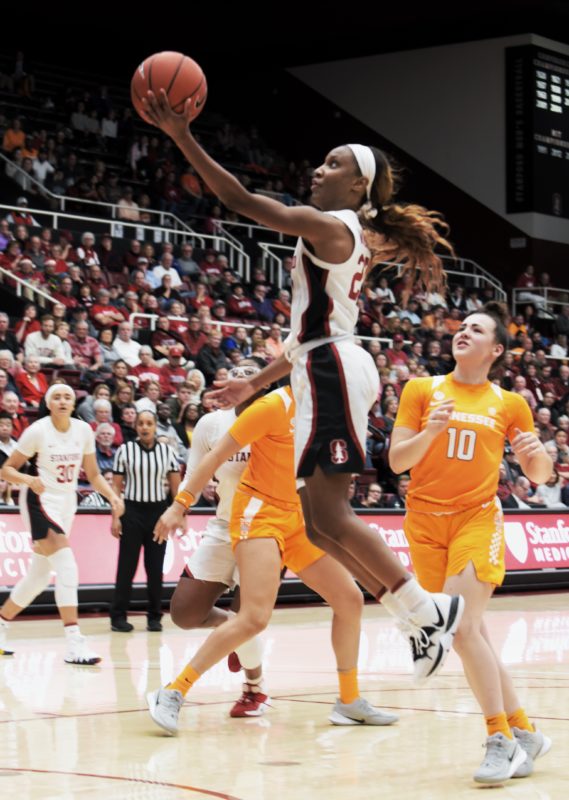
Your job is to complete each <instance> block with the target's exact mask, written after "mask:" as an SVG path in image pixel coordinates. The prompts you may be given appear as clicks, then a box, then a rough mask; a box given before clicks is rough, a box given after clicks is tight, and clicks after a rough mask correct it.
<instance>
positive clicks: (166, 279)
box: [153, 272, 184, 327]
mask: <svg viewBox="0 0 569 800" xmlns="http://www.w3.org/2000/svg"><path fill="white" fill-rule="evenodd" d="M175 274H176V275H177V274H178V273H177V272H176V273H175ZM178 277H179V276H178ZM179 286H182V284H181V283H180V284H179ZM153 295H154V296H155V297H156V299H157V301H158V304H159V306H160V308H161V309H162V310H163V311H165V312H168V311H169V312H170V313H171V314H172V315H175V314H174V312H173V311H172V305H173V303H174V302H176V301H177V302H179V303H181V306H182V311H183V310H184V303H183V300H182V295H181V294H180V292H179V291H178V290H177V289H174V287H173V286H172V275H167V274H166V273H165V274H164V275H162V280H161V283H160V286H158V288H156V289H154V291H153ZM176 316H177V315H176ZM171 327H173V326H171Z"/></svg>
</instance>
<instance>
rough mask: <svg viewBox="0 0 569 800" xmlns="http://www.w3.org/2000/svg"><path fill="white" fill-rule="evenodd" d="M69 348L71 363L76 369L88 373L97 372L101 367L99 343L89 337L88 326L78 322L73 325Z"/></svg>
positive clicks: (83, 322) (101, 356) (92, 337)
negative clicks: (71, 357)
mask: <svg viewBox="0 0 569 800" xmlns="http://www.w3.org/2000/svg"><path fill="white" fill-rule="evenodd" d="M68 341H69V346H70V347H71V353H72V356H73V363H74V364H75V366H76V367H77V368H78V369H81V370H85V371H86V372H88V373H94V372H98V371H99V370H100V369H101V368H102V367H103V355H102V353H101V347H100V345H99V342H98V341H97V340H96V339H95V337H94V336H89V324H88V323H87V322H85V321H82V320H79V321H78V322H76V323H75V325H74V333H72V334H70V335H69V338H68Z"/></svg>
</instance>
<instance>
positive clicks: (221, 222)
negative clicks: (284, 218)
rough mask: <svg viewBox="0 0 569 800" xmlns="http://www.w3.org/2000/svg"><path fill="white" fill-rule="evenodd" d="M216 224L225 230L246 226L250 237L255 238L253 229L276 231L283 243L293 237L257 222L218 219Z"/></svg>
mask: <svg viewBox="0 0 569 800" xmlns="http://www.w3.org/2000/svg"><path fill="white" fill-rule="evenodd" d="M216 224H218V225H219V227H220V229H221V230H222V231H224V232H226V231H227V228H245V230H246V233H247V238H248V239H255V237H254V235H253V231H259V232H260V233H262V234H263V235H266V234H267V233H268V232H271V233H274V234H275V236H277V237H278V240H279V242H281V244H282V242H284V240H285V239H290V238H291V237H290V236H287V235H286V234H284V233H280V232H279V231H272V230H271V228H266V227H265V226H264V225H257V223H255V222H228V221H227V220H226V219H222V220H216Z"/></svg>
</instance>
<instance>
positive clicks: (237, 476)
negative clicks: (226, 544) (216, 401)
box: [180, 408, 251, 541]
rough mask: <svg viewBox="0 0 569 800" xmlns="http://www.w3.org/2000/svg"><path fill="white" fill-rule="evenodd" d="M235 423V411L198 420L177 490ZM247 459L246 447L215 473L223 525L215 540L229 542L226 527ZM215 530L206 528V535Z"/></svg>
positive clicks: (218, 412)
mask: <svg viewBox="0 0 569 800" xmlns="http://www.w3.org/2000/svg"><path fill="white" fill-rule="evenodd" d="M236 419H237V415H236V413H235V409H233V408H232V409H229V410H227V411H225V410H221V409H220V410H219V411H213V412H212V413H211V414H206V415H205V416H204V417H202V418H201V419H200V420H199V422H198V424H197V425H196V427H195V428H194V431H193V433H192V446H191V448H190V454H189V456H188V464H187V467H186V474H185V476H184V484H183V485H182V486H181V487H180V490H181V489H183V488H184V486H185V485H186V482H187V481H188V479H189V478H190V476H191V475H192V474H193V472H194V470H195V469H196V467H197V466H198V464H199V463H200V461H201V460H202V458H203V457H204V456H205V455H206V454H207V453H209V452H210V450H213V448H214V447H215V445H216V444H217V443H218V442H219V440H220V439H221V438H222V436H224V435H225V434H226V433H228V431H229V429H230V428H231V426H232V425H233V423H234V422H235V420H236ZM250 456H251V449H250V447H249V445H247V446H246V447H244V448H243V449H242V450H239V452H237V453H235V455H234V456H232V457H231V458H230V459H228V460H227V461H226V462H225V463H224V464H222V465H221V467H219V469H218V470H217V471H216V473H215V477H216V478H217V480H218V481H219V485H218V487H217V495H218V497H219V504H218V506H217V511H216V517H217V519H218V520H221V521H223V522H225V523H226V525H225V526H222V527H223V529H225V530H224V532H223V531H222V530H220V532H219V538H223V539H227V541H229V533H228V531H227V525H229V519H230V517H231V504H232V502H233V495H234V494H235V490H236V489H237V486H238V484H239V481H240V480H241V473H242V472H243V470H244V469H245V467H246V466H247V462H248V461H249V458H250ZM215 530H217V528H212V529H211V530H210V528H209V527H208V531H209V532H210V533H212V535H215Z"/></svg>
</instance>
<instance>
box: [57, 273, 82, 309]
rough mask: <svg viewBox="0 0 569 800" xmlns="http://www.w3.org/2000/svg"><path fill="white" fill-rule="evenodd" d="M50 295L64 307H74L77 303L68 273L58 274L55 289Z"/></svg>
mask: <svg viewBox="0 0 569 800" xmlns="http://www.w3.org/2000/svg"><path fill="white" fill-rule="evenodd" d="M52 295H53V297H55V298H56V299H57V301H58V302H59V303H63V305H64V306H65V307H66V308H76V307H77V306H78V305H79V301H78V300H77V298H76V297H75V295H74V292H73V281H72V280H71V278H70V277H69V275H61V276H60V278H59V282H58V288H57V291H55V292H52Z"/></svg>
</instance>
